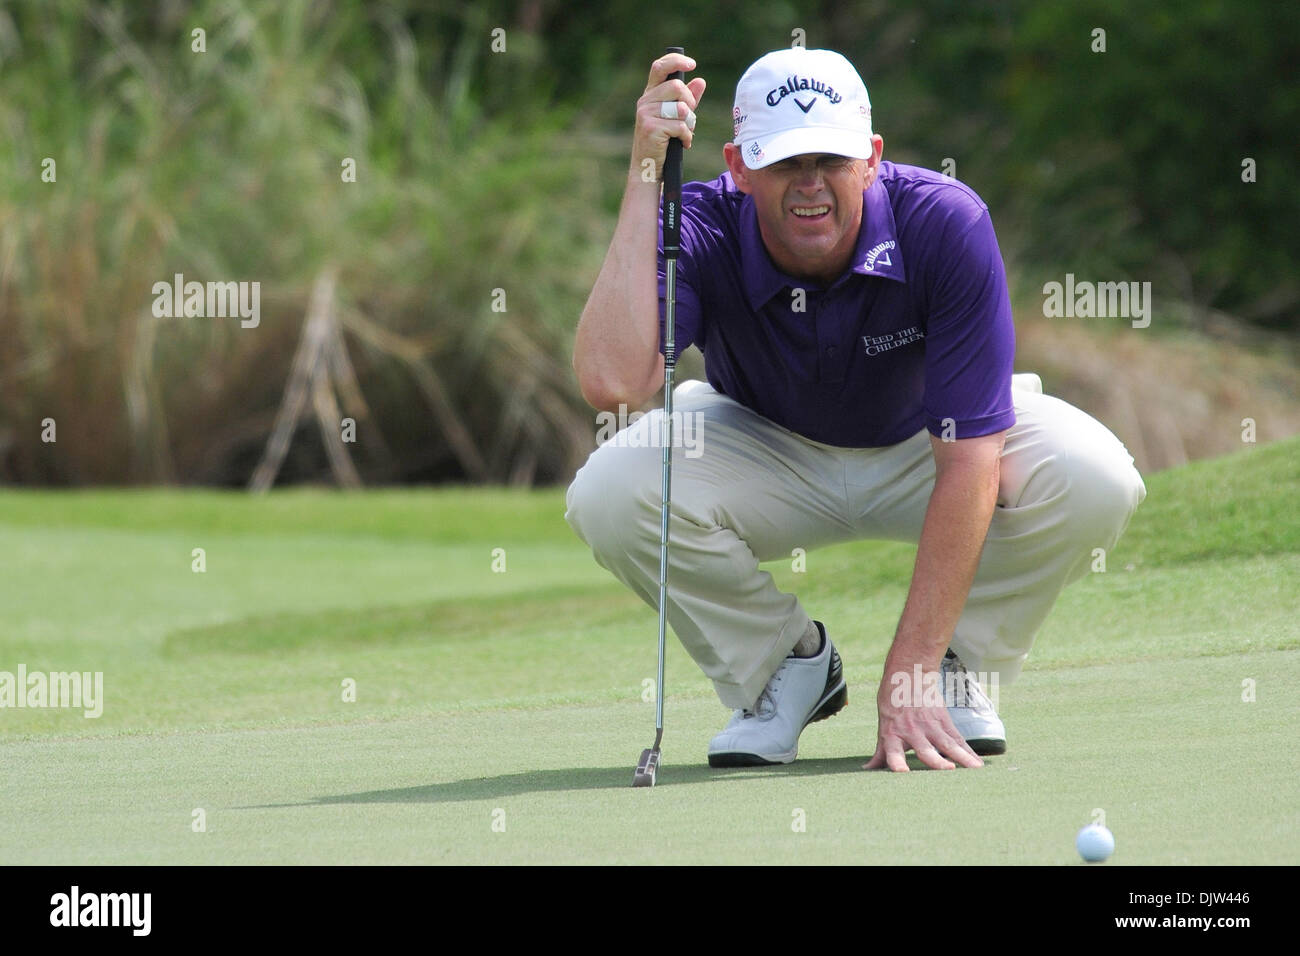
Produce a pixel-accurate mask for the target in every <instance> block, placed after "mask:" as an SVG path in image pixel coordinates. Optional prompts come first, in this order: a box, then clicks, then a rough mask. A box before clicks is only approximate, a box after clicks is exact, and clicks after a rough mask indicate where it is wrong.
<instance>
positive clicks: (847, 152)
mask: <svg viewBox="0 0 1300 956" xmlns="http://www.w3.org/2000/svg"><path fill="white" fill-rule="evenodd" d="M755 142H758V145H759V148H760V149H761V150H762V154H761V158H760V159H754V156H753V153H751V152H750V150H751V149H752V148H753V145H754V143H755ZM737 145H738V146H739V147H740V155H741V156H742V157H743V158H744V160H745V166H746V167H748V168H749V169H762V168H763V167H765V166H771V165H772V164H773V163H779V162H780V161H781V160H783V159H789V158H790V157H791V156H800V155H802V154H804V153H830V154H832V155H834V156H851V157H852V158H854V159H870V158H871V156H872V155H873V154H874V152H875V147H874V146H873V145H872V143H871V132H870V131H867V132H863V133H855V132H852V131H849V130H845V129H839V128H836V127H830V126H799V127H797V128H795V129H789V130H785V131H783V132H780V133H777V134H775V135H774V136H769V137H765V138H764V139H763V140H762V141H756V140H751V141H750V142H747V143H738V144H737Z"/></svg>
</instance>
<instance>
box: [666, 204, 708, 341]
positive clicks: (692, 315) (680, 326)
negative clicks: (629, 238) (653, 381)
mask: <svg viewBox="0 0 1300 956" xmlns="http://www.w3.org/2000/svg"><path fill="white" fill-rule="evenodd" d="M693 185H694V184H693V183H687V184H686V186H684V187H683V189H682V210H681V215H682V219H681V250H680V251H679V252H678V254H677V277H676V290H677V295H676V296H675V298H674V305H673V317H674V322H673V326H674V329H675V331H674V333H673V346H674V348H675V349H676V350H677V354H678V356H680V355H681V354H682V352H684V351H686V349H687V348H688V347H690V346H692V345H698V344H701V343H700V342H699V334H700V323H701V312H700V299H699V295H698V293H697V291H696V289H697V286H696V283H695V282H694V280H693V276H694V272H695V267H696V263H695V260H696V259H697V258H698V253H699V248H700V245H701V243H700V242H699V241H698V231H699V229H700V222H699V220H698V218H697V216H696V215H695V213H694V212H693V211H692V210H691V208H690V201H689V196H688V190H689V189H690V187H691V186H693ZM656 245H657V248H658V252H659V351H660V352H661V353H662V352H663V351H664V326H665V324H666V318H667V315H668V266H667V264H666V260H665V259H664V231H663V204H662V203H661V204H660V206H659V238H658V241H657V243H656Z"/></svg>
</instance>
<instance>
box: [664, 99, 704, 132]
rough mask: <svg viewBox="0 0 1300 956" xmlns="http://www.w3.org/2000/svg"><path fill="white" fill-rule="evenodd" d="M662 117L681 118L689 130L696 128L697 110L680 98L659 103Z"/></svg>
mask: <svg viewBox="0 0 1300 956" xmlns="http://www.w3.org/2000/svg"><path fill="white" fill-rule="evenodd" d="M659 117H660V119H680V120H681V121H682V122H683V123H685V124H686V128H687V129H689V130H694V129H695V120H696V116H695V111H694V110H693V109H691V108H690V107H689V106H687V105H686V104H685V103H683V102H682V101H680V100H665V101H664V102H662V103H660V104H659Z"/></svg>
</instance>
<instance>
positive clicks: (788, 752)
mask: <svg viewBox="0 0 1300 956" xmlns="http://www.w3.org/2000/svg"><path fill="white" fill-rule="evenodd" d="M814 623H816V624H817V630H818V631H820V632H821V638H822V647H821V651H820V653H818V654H817V656H816V657H787V658H786V659H785V660H783V661H782V662H781V666H780V667H778V668H777V670H776V673H775V674H773V675H772V677H771V679H770V680H769V681H768V682H767V686H766V687H765V688H763V692H762V693H761V694H759V695H758V700H757V701H755V702H754V706H753V709H744V710H738V711H736V712H735V713H734V714H733V715H732V717H731V722H730V723H728V724H727V726H726V727H725V728H723V730H722V732H721V733H720V734H718V735H717V736H715V737H714V738H713V740H712V741H711V742H710V743H709V766H710V767H756V766H762V765H764V764H774V763H790V762H791V761H793V760H794V758H795V757H796V756H798V754H799V734H800V733H802V732H803V729H804V727H806V726H808V725H809V724H811V723H813V722H814V721H818V720H825V719H826V718H827V717H830V716H832V715H834V714H837V713H839V711H840V710H842V709H843V707H844V705H845V704H847V703H848V700H849V689H848V686H847V685H846V684H845V683H844V668H843V665H842V664H841V663H840V655H839V652H838V651H836V650H835V646H834V645H833V644H831V641H830V638H828V637H827V636H826V628H824V627H823V626H822V625H821V622H820V621H818V622H814Z"/></svg>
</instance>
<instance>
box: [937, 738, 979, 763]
mask: <svg viewBox="0 0 1300 956" xmlns="http://www.w3.org/2000/svg"><path fill="white" fill-rule="evenodd" d="M943 752H944V755H945V756H947V757H948V759H949V760H955V761H956V762H957V763H959V764H961V765H962V766H963V767H972V768H974V767H982V766H984V761H983V760H981V759H980V755H979V754H977V753H976V752H975V751H973V750H971V749H970V744H968V743H966V741H965V740H963V739H962V738H961V737H960V736H958V737H955V738H950V742H949V744H948V746H947V747H945V748H944V750H943Z"/></svg>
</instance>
